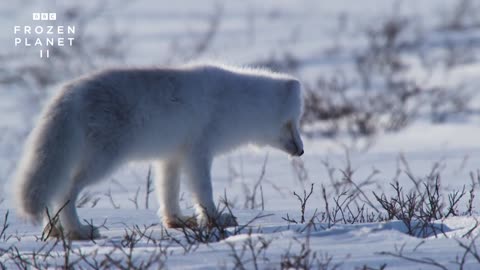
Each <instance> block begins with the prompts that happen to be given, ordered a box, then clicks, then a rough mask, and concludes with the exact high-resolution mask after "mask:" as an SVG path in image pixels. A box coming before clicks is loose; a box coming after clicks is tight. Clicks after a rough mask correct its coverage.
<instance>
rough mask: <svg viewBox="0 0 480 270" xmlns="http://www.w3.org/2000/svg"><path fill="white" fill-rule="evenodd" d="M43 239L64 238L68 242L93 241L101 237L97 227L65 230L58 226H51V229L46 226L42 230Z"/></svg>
mask: <svg viewBox="0 0 480 270" xmlns="http://www.w3.org/2000/svg"><path fill="white" fill-rule="evenodd" d="M44 236H45V238H62V237H65V238H67V239H70V240H93V239H98V238H100V237H101V235H100V232H99V230H98V228H97V227H95V226H92V225H81V226H80V227H79V228H76V229H74V230H66V229H65V228H60V227H58V226H53V227H52V228H51V229H50V227H49V226H47V227H46V228H45V230H44Z"/></svg>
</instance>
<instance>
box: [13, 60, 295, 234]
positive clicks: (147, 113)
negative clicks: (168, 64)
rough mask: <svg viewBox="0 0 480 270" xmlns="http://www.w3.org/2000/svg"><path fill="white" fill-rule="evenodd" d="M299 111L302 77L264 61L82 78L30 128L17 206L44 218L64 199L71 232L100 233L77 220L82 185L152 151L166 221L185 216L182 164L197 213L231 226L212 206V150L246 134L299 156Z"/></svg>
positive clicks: (244, 140)
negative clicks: (264, 65) (258, 65)
mask: <svg viewBox="0 0 480 270" xmlns="http://www.w3.org/2000/svg"><path fill="white" fill-rule="evenodd" d="M301 113H302V94H301V85H300V83H299V82H298V80H296V79H295V78H293V77H291V76H288V75H285V74H278V73H273V72H269V71H266V70H259V69H249V68H237V67H229V66H225V65H220V64H191V65H186V66H180V67H177V68H151V69H112V70H105V71H101V72H98V73H95V74H92V75H88V76H85V77H82V78H79V79H77V80H74V81H71V82H69V83H67V84H65V85H64V86H63V87H62V89H61V90H60V91H59V92H58V94H57V95H56V96H55V97H54V98H53V99H52V101H51V102H50V104H49V105H48V106H47V107H46V108H45V110H44V112H43V113H42V115H41V118H40V120H39V122H38V123H37V124H36V126H35V128H34V130H33V131H32V133H31V134H30V136H29V139H28V142H27V144H26V146H25V152H24V154H23V157H22V159H21V161H20V165H19V168H18V170H17V174H16V179H15V186H16V199H17V201H16V205H17V208H18V212H19V213H20V214H21V215H23V216H24V217H26V218H28V219H30V220H33V221H40V220H42V219H44V220H46V209H47V208H48V209H49V212H50V213H55V212H57V211H58V210H59V209H60V208H61V207H62V206H64V208H63V210H62V211H60V215H59V219H60V224H61V226H62V228H63V230H64V232H65V233H66V234H67V235H68V236H69V237H70V238H77V239H89V238H91V237H92V236H94V237H95V236H98V232H96V231H92V228H91V227H90V226H86V225H82V224H81V223H80V221H79V218H78V215H77V212H76V208H75V201H76V199H77V196H78V194H79V192H80V191H81V190H82V189H83V188H84V187H85V186H87V185H90V184H93V183H96V182H98V181H99V179H101V178H104V176H106V175H107V174H108V173H110V172H111V171H112V170H113V169H115V168H116V167H118V166H119V165H121V164H123V163H125V162H127V161H131V160H148V159H153V160H156V162H157V168H158V170H157V175H156V179H157V180H156V188H157V191H158V197H159V204H160V206H161V209H160V211H161V213H162V215H163V222H164V224H165V225H166V226H170V227H175V226H179V225H182V224H181V223H182V222H185V221H187V219H186V218H185V217H183V216H182V215H181V212H180V207H179V198H178V196H179V187H180V182H179V170H180V169H182V168H183V169H184V170H185V172H186V173H187V176H188V177H187V178H188V180H187V181H188V186H189V188H190V190H191V192H192V198H193V201H194V203H195V204H196V206H197V222H198V223H199V224H200V225H202V224H203V225H205V224H206V222H207V221H208V220H207V218H212V217H214V218H215V219H217V221H218V222H221V223H222V222H223V223H224V225H233V224H234V223H235V219H234V218H233V217H231V216H229V215H220V216H219V215H218V214H217V212H216V209H215V203H214V200H213V196H212V183H211V175H210V168H211V164H212V159H213V157H214V156H215V155H217V154H219V153H222V152H225V151H229V150H231V149H233V148H235V147H237V146H240V145H243V144H248V143H252V144H256V145H270V146H272V147H275V148H278V149H281V150H284V151H285V152H287V153H289V154H291V155H301V154H303V143H302V140H301V138H300V135H299V129H298V125H299V118H300V116H301ZM187 222H188V221H187ZM54 231H55V230H54ZM92 233H94V234H93V235H92Z"/></svg>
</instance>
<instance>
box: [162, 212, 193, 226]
mask: <svg viewBox="0 0 480 270" xmlns="http://www.w3.org/2000/svg"><path fill="white" fill-rule="evenodd" d="M162 223H163V226H165V227H167V228H185V227H187V228H189V227H196V226H198V224H197V220H196V218H195V217H190V216H182V215H181V216H173V217H163V219H162Z"/></svg>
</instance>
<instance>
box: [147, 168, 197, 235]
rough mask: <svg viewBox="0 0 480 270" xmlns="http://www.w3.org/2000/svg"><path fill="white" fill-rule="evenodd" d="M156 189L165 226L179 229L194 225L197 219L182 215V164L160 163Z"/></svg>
mask: <svg viewBox="0 0 480 270" xmlns="http://www.w3.org/2000/svg"><path fill="white" fill-rule="evenodd" d="M156 170H157V173H156V177H155V179H156V187H157V197H158V202H159V205H160V214H161V215H162V222H163V225H164V226H165V227H167V228H179V227H184V226H190V225H194V224H195V223H196V222H195V219H194V218H192V217H187V216H184V215H182V212H181V211H180V204H179V194H180V164H179V162H178V161H177V160H176V159H172V160H165V161H158V162H157V164H156Z"/></svg>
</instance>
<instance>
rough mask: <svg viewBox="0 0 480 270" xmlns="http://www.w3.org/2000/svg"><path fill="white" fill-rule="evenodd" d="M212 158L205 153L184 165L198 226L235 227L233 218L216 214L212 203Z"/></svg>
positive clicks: (199, 154) (228, 215)
mask: <svg viewBox="0 0 480 270" xmlns="http://www.w3.org/2000/svg"><path fill="white" fill-rule="evenodd" d="M211 167H212V157H211V156H209V155H206V154H205V152H203V153H198V152H197V154H196V155H195V154H194V155H191V156H190V157H189V158H188V159H187V160H186V164H185V169H186V172H187V176H188V184H189V187H190V190H191V192H192V197H193V202H194V203H195V207H196V213H197V222H198V225H199V226H202V227H205V226H215V225H220V226H236V225H237V222H236V220H235V217H233V216H232V215H231V214H229V213H218V212H217V209H216V207H215V202H214V201H213V190H212V181H211Z"/></svg>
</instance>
